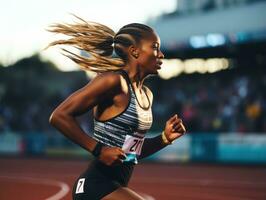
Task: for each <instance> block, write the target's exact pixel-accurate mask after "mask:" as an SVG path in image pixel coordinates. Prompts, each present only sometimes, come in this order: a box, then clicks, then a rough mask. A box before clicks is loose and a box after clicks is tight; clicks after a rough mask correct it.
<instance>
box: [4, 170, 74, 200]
mask: <svg viewBox="0 0 266 200" xmlns="http://www.w3.org/2000/svg"><path fill="white" fill-rule="evenodd" d="M0 178H4V179H12V180H14V181H16V182H25V181H26V182H28V183H33V184H36V183H37V184H44V185H49V186H56V187H59V188H60V190H59V191H58V192H57V193H56V194H54V195H52V196H50V197H48V198H46V199H45V200H60V199H62V198H63V197H64V196H66V195H67V193H68V192H69V191H70V188H69V186H68V185H67V184H66V183H64V182H61V181H56V180H51V179H43V178H42V179H40V178H39V179H38V178H32V177H25V176H16V177H11V176H1V175H0Z"/></svg>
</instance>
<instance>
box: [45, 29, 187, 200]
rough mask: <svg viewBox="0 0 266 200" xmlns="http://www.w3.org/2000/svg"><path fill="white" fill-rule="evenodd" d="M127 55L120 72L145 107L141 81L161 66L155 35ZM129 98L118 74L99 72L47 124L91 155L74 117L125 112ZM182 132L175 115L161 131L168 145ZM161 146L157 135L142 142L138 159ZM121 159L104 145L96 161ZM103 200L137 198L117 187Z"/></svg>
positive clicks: (103, 116) (116, 150)
mask: <svg viewBox="0 0 266 200" xmlns="http://www.w3.org/2000/svg"><path fill="white" fill-rule="evenodd" d="M127 53H128V62H127V64H126V66H125V68H124V70H125V71H126V72H127V73H128V75H129V77H130V81H131V83H132V85H133V89H134V91H135V94H136V96H137V98H138V101H139V103H140V105H141V106H142V107H144V108H147V107H148V106H149V100H150V104H152V99H153V95H152V92H151V91H150V90H149V89H148V88H147V87H146V86H144V85H143V82H144V80H145V78H146V77H148V76H149V75H152V74H157V73H158V72H157V70H158V69H160V65H161V64H162V61H161V59H163V57H164V55H163V53H162V52H161V51H160V39H159V37H158V36H157V35H156V34H155V33H151V34H150V35H149V37H148V38H144V39H143V40H141V42H140V43H139V44H137V45H131V46H130V47H129V48H128V49H127ZM145 93H146V94H147V95H148V97H149V100H148V99H147V97H146V95H145ZM129 98H130V94H129V88H128V86H127V83H126V80H125V79H124V78H123V77H122V76H121V75H120V74H117V73H113V72H106V73H102V74H100V75H98V76H97V77H96V78H95V79H93V80H92V81H90V83H88V84H87V85H86V86H85V87H83V88H82V89H80V90H78V91H76V92H75V93H74V94H72V95H71V96H70V97H68V98H67V99H66V100H65V101H64V102H63V103H61V104H60V105H59V106H58V107H57V108H56V109H55V110H54V112H53V113H52V115H51V117H50V123H51V124H52V125H53V126H54V127H56V128H57V129H58V130H59V131H60V132H62V133H63V134H64V135H65V136H66V137H68V138H70V139H71V140H72V141H74V142H75V143H77V144H79V145H80V146H81V147H83V148H84V149H86V150H87V151H90V152H92V151H93V149H94V148H95V146H96V144H97V141H95V140H94V139H93V138H91V137H90V136H88V135H87V134H85V133H84V131H83V130H82V129H81V128H80V126H79V124H78V122H77V121H76V117H77V116H79V115H81V114H83V113H86V112H87V111H88V110H91V109H93V113H94V117H95V118H96V119H98V120H108V119H111V118H113V117H114V116H116V115H118V114H120V113H121V112H123V111H124V110H125V108H126V107H127V105H128V102H129ZM185 131H186V130H185V127H184V125H183V124H182V120H181V119H180V118H178V116H177V115H174V116H172V117H171V118H170V119H169V120H168V121H167V122H166V124H165V129H164V132H165V135H166V138H167V139H168V140H169V141H170V142H172V141H174V140H175V139H177V138H179V137H181V136H182V135H183V134H184V133H185ZM165 146H167V145H166V144H164V143H163V141H162V139H161V136H160V135H159V136H157V137H155V138H150V139H145V142H144V145H143V149H142V154H141V156H140V158H144V157H146V156H149V155H151V154H153V153H155V152H157V151H159V150H160V149H162V148H164V147H165ZM125 156H126V155H125V153H124V152H123V150H122V149H121V148H119V147H108V146H105V147H103V148H102V150H101V153H100V156H99V158H98V159H99V160H100V161H101V162H103V163H104V164H106V165H109V166H110V165H116V164H121V163H122V161H123V159H125ZM128 193H132V194H128ZM117 195H118V196H117ZM123 195H125V196H123ZM104 199H141V197H139V196H138V195H137V194H134V192H133V191H131V190H130V189H128V188H120V189H118V191H115V192H113V193H111V194H110V195H107V197H105V198H104Z"/></svg>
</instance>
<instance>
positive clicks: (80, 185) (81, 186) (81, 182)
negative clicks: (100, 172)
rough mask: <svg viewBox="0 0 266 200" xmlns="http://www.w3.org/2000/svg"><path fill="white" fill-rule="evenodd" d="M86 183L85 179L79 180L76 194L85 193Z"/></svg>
mask: <svg viewBox="0 0 266 200" xmlns="http://www.w3.org/2000/svg"><path fill="white" fill-rule="evenodd" d="M84 183H85V178H81V179H79V180H78V184H77V188H76V194H79V193H84Z"/></svg>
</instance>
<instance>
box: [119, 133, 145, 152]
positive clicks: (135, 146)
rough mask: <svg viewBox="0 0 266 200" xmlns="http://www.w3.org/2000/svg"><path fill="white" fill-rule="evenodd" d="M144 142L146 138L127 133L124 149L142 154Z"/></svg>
mask: <svg viewBox="0 0 266 200" xmlns="http://www.w3.org/2000/svg"><path fill="white" fill-rule="evenodd" d="M143 142H144V138H137V137H134V136H130V135H127V136H126V140H125V142H124V145H123V147H122V149H123V150H124V151H125V153H129V154H132V153H133V154H137V155H140V154H141V149H142V145H143Z"/></svg>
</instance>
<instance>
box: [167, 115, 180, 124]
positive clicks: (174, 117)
mask: <svg viewBox="0 0 266 200" xmlns="http://www.w3.org/2000/svg"><path fill="white" fill-rule="evenodd" d="M176 119H178V116H177V114H175V115H174V116H173V117H171V118H170V119H169V120H168V122H169V123H170V124H172V123H173V122H174V121H175V120H176Z"/></svg>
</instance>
